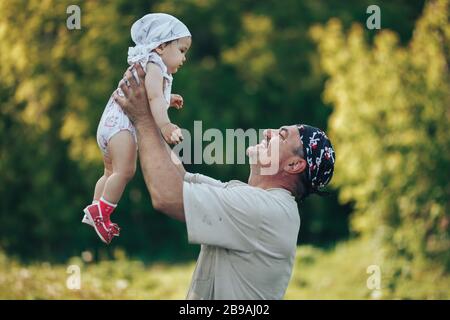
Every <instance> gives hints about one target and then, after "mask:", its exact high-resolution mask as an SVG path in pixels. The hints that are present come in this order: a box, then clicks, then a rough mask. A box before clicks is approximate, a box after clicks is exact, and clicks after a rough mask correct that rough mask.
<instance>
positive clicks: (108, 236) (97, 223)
mask: <svg viewBox="0 0 450 320" xmlns="http://www.w3.org/2000/svg"><path fill="white" fill-rule="evenodd" d="M83 211H84V213H85V214H86V216H87V218H88V219H89V220H90V222H91V223H92V226H93V227H94V229H95V232H96V233H97V235H98V237H99V238H100V239H101V240H102V241H103V242H104V243H106V244H110V243H111V240H112V238H113V236H114V233H113V229H112V228H110V227H109V226H107V225H106V224H105V222H104V220H103V217H102V215H101V213H100V207H99V205H98V204H96V203H93V204H91V205H89V206H87V207H86V208H85V209H84V210H83Z"/></svg>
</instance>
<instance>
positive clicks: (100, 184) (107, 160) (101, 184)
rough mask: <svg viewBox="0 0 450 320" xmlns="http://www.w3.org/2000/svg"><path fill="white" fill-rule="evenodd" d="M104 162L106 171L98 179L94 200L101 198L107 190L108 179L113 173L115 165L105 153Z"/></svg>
mask: <svg viewBox="0 0 450 320" xmlns="http://www.w3.org/2000/svg"><path fill="white" fill-rule="evenodd" d="M103 164H104V165H105V171H104V173H103V176H101V177H100V179H98V181H97V184H96V185H95V191H94V200H96V201H98V200H100V197H101V196H102V194H103V191H104V190H105V184H106V180H107V179H108V178H109V176H111V175H112V173H113V165H112V161H111V159H110V158H109V157H107V156H105V155H104V156H103Z"/></svg>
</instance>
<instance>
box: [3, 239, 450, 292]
mask: <svg viewBox="0 0 450 320" xmlns="http://www.w3.org/2000/svg"><path fill="white" fill-rule="evenodd" d="M378 254H379V252H377V250H376V249H375V248H373V247H372V245H371V244H370V242H367V241H363V240H353V241H349V242H344V243H340V244H338V245H337V246H336V247H335V248H333V249H329V250H326V251H325V250H322V249H318V248H315V247H312V246H300V247H299V248H298V252H297V258H296V263H295V267H294V271H293V275H292V278H291V282H290V283H289V287H288V289H287V292H286V296H285V299H380V298H381V299H449V298H450V293H449V290H448V288H450V276H449V275H448V274H446V273H445V272H444V271H443V270H442V268H440V267H439V266H431V265H427V266H421V267H420V268H415V267H410V266H408V268H406V271H405V270H403V271H404V272H403V276H402V277H397V276H392V274H394V275H395V272H392V271H391V270H389V269H393V268H394V267H393V266H397V265H398V261H394V260H393V261H389V262H387V263H382V261H381V260H379V257H378ZM85 260H89V259H86V257H85ZM70 265H77V266H79V267H80V275H81V288H80V289H79V290H70V289H68V288H67V285H66V284H67V282H69V283H70V280H71V279H72V278H73V274H71V273H70V272H69V273H68V267H69V266H70ZM370 265H378V266H379V267H380V270H381V283H380V284H381V286H380V288H379V290H375V289H374V290H370V289H368V287H367V280H368V278H369V277H370V276H371V274H368V273H367V268H368V266H370ZM194 267H195V262H194V261H193V262H191V263H187V264H177V265H164V264H155V265H151V266H145V265H144V264H143V263H142V262H140V261H131V260H128V259H127V258H126V257H125V255H124V254H123V253H121V252H118V253H117V255H116V259H114V260H109V261H101V262H99V263H86V262H85V261H83V260H82V259H81V258H78V257H75V258H72V259H71V260H70V261H68V263H67V264H66V265H50V264H49V263H45V262H42V263H34V264H30V265H22V264H20V263H19V262H17V261H16V260H12V259H9V258H8V257H7V256H5V255H4V254H1V253H0V299H156V300H158V299H184V298H185V296H186V292H187V289H188V287H189V283H190V279H191V276H192V273H193V270H194ZM403 269H405V268H403ZM69 271H70V270H69ZM393 277H397V278H395V279H394V278H393ZM393 279H394V280H395V281H393Z"/></svg>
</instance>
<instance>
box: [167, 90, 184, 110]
mask: <svg viewBox="0 0 450 320" xmlns="http://www.w3.org/2000/svg"><path fill="white" fill-rule="evenodd" d="M170 106H171V107H175V108H176V109H178V110H179V109H181V108H183V97H182V96H180V95H179V94H171V95H170Z"/></svg>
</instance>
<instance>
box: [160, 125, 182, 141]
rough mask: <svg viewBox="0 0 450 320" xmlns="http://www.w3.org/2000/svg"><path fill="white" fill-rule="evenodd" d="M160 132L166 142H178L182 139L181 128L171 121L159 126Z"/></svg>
mask: <svg viewBox="0 0 450 320" xmlns="http://www.w3.org/2000/svg"><path fill="white" fill-rule="evenodd" d="M161 133H162V135H163V137H164V140H166V142H167V143H168V144H178V143H180V142H181V141H183V135H182V134H181V129H180V128H179V127H178V126H177V125H175V124H173V123H168V124H166V125H164V126H163V127H162V128H161Z"/></svg>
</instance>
